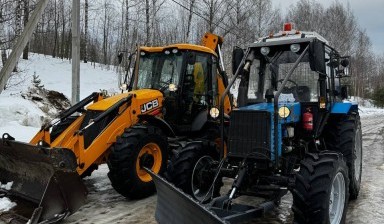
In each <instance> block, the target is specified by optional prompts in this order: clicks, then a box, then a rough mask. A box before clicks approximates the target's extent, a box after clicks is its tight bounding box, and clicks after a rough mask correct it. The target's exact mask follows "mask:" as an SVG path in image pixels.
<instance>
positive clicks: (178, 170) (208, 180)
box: [166, 141, 223, 201]
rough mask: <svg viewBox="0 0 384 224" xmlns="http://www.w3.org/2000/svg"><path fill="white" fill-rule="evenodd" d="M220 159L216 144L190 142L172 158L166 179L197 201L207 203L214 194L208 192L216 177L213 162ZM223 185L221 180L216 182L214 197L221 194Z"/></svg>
mask: <svg viewBox="0 0 384 224" xmlns="http://www.w3.org/2000/svg"><path fill="white" fill-rule="evenodd" d="M219 157H220V156H219V153H218V151H217V145H216V144H215V143H214V142H210V141H195V142H189V143H187V144H186V145H185V147H183V148H182V149H180V150H178V153H177V154H175V155H174V156H173V157H172V158H171V160H170V162H169V164H168V168H167V175H166V177H167V179H168V181H170V182H171V183H173V184H174V185H175V186H176V187H178V188H180V189H181V190H182V191H184V192H185V193H187V194H189V195H191V196H193V197H194V198H195V199H197V200H199V201H207V200H208V199H210V198H211V197H209V196H212V195H209V194H212V193H208V192H209V189H210V187H211V185H212V183H213V179H214V176H215V173H214V172H213V171H214V170H213V169H212V165H214V164H213V161H217V160H218V159H219ZM222 185H223V184H222V181H221V180H216V183H215V186H214V189H213V196H214V197H215V196H217V195H219V194H220V188H221V186H222ZM211 192H212V191H211ZM207 195H209V196H207ZM206 196H207V197H206Z"/></svg>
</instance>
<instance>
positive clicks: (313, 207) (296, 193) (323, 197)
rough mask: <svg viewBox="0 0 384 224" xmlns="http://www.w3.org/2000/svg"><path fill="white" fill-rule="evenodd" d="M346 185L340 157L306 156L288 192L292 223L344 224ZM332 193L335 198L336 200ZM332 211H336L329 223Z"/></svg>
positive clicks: (331, 155)
mask: <svg viewBox="0 0 384 224" xmlns="http://www.w3.org/2000/svg"><path fill="white" fill-rule="evenodd" d="M348 182H349V180H348V167H347V164H346V163H345V161H344V158H343V156H342V155H341V154H340V153H336V152H322V153H319V154H315V153H313V154H312V153H311V154H307V155H306V157H305V158H304V159H303V160H302V162H301V165H300V171H299V172H298V173H297V174H296V178H295V187H294V188H293V189H292V195H293V205H292V210H293V212H294V223H296V224H304V223H308V224H330V223H337V224H339V223H344V222H345V215H346V210H347V203H348V197H349V193H348V184H349V183H348ZM337 186H338V187H337ZM333 187H335V188H333ZM333 189H335V191H334V192H333V194H332V193H331V192H332V190H333ZM338 189H340V191H338ZM335 192H339V194H338V195H337V196H336V194H335ZM343 192H344V193H343ZM343 196H344V198H343ZM339 198H340V201H339V200H338V199H339ZM331 201H332V203H331ZM330 206H332V207H330ZM335 206H338V207H335ZM330 208H331V209H330ZM332 208H340V209H339V210H337V211H338V212H335V213H336V217H333V219H332V215H330V213H331V211H330V210H332V211H335V210H334V209H332ZM341 209H342V210H341ZM337 215H338V216H337ZM337 217H338V218H337Z"/></svg>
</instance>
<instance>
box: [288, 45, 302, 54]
mask: <svg viewBox="0 0 384 224" xmlns="http://www.w3.org/2000/svg"><path fill="white" fill-rule="evenodd" d="M290 48H291V51H292V52H293V53H297V52H299V51H300V44H291V46H290Z"/></svg>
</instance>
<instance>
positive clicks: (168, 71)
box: [160, 57, 182, 84]
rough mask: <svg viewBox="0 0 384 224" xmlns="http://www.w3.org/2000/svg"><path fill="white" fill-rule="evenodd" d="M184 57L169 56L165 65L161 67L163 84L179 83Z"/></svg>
mask: <svg viewBox="0 0 384 224" xmlns="http://www.w3.org/2000/svg"><path fill="white" fill-rule="evenodd" d="M181 64H182V57H177V58H175V57H168V58H167V59H165V60H164V64H163V67H162V69H161V76H160V82H161V83H163V84H170V83H173V84H178V83H179V78H180V77H179V72H178V71H180V70H181Z"/></svg>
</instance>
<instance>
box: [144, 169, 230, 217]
mask: <svg viewBox="0 0 384 224" xmlns="http://www.w3.org/2000/svg"><path fill="white" fill-rule="evenodd" d="M144 169H145V170H146V171H147V172H148V173H149V174H150V175H151V177H152V179H153V181H154V182H155V185H156V190H157V206H156V213H155V218H156V221H157V222H158V223H168V224H178V223H184V224H195V223H207V224H210V223H212V224H213V223H226V222H225V221H224V220H222V219H220V217H218V216H217V215H215V214H214V213H213V212H211V211H209V210H208V209H206V208H205V207H204V206H203V205H201V204H199V203H197V202H196V201H194V200H193V199H192V198H191V197H190V196H188V195H186V194H184V193H183V192H182V191H181V190H179V189H177V188H176V187H174V186H173V185H171V184H169V183H168V182H167V181H166V180H165V179H163V178H162V177H160V176H158V175H157V174H155V173H153V172H152V171H151V170H149V169H147V168H144ZM169 211H172V212H169Z"/></svg>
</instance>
